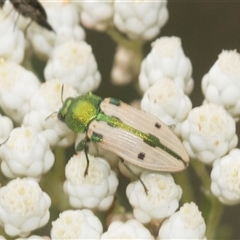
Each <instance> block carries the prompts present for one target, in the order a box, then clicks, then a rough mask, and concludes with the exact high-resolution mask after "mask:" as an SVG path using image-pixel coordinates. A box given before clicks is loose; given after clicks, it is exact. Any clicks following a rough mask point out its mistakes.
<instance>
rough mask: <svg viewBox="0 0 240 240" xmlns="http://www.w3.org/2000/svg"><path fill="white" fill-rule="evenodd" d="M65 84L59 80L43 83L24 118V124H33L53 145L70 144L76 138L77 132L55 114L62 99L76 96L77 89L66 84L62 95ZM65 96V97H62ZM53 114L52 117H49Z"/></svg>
mask: <svg viewBox="0 0 240 240" xmlns="http://www.w3.org/2000/svg"><path fill="white" fill-rule="evenodd" d="M62 87H63V84H62V83H60V81H58V80H53V81H48V82H46V83H43V84H42V85H41V87H40V89H39V91H37V92H36V93H35V95H34V96H33V97H32V98H31V101H30V109H31V110H30V112H29V114H27V115H26V116H25V118H24V120H23V124H24V125H30V126H33V127H34V128H35V129H37V130H38V131H39V132H42V134H43V135H44V136H45V137H46V138H47V139H48V141H49V143H50V145H51V146H56V145H59V146H65V147H66V146H70V145H71V144H72V143H73V142H74V140H75V134H74V132H73V131H71V130H70V129H69V128H68V127H67V126H66V124H65V123H63V122H61V121H59V120H58V118H57V114H53V113H54V112H55V113H56V111H58V110H59V109H60V108H61V107H62V104H63V103H62V100H65V99H66V98H67V97H70V96H71V97H76V96H77V93H76V91H75V90H74V89H73V88H72V87H71V86H69V85H67V84H64V89H63V96H61V90H62ZM62 97H63V99H61V98H62ZM51 114H53V115H52V116H51V117H49V116H50V115H51Z"/></svg>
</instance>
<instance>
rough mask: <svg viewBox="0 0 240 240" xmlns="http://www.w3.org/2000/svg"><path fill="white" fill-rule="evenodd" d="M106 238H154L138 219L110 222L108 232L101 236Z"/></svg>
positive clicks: (102, 238)
mask: <svg viewBox="0 0 240 240" xmlns="http://www.w3.org/2000/svg"><path fill="white" fill-rule="evenodd" d="M104 239H152V240H153V239H154V237H153V236H152V235H151V233H150V232H149V230H148V229H147V228H145V227H144V226H143V224H142V223H141V222H139V221H138V220H136V219H131V220H128V221H127V222H125V223H124V222H121V221H115V222H112V223H111V224H110V226H109V227H108V230H107V232H104V233H103V234H102V236H101V240H104Z"/></svg>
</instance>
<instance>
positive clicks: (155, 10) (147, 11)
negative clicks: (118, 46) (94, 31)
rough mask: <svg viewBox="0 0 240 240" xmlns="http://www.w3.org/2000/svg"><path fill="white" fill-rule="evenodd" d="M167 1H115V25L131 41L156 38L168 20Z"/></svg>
mask: <svg viewBox="0 0 240 240" xmlns="http://www.w3.org/2000/svg"><path fill="white" fill-rule="evenodd" d="M166 5H167V1H165V0H163V1H159V0H152V1H148V0H142V1H125V2H124V1H122V0H116V1H114V20H113V21H114V25H115V26H116V27H117V29H118V30H120V31H121V32H123V33H124V34H126V35H127V36H128V37H129V38H131V39H141V40H146V41H147V40H150V39H153V38H154V37H156V36H157V35H158V34H159V32H160V29H161V27H162V26H163V25H164V24H165V23H166V21H167V20H168V10H167V6H166Z"/></svg>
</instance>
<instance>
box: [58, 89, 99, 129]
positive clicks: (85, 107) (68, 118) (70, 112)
mask: <svg viewBox="0 0 240 240" xmlns="http://www.w3.org/2000/svg"><path fill="white" fill-rule="evenodd" d="M101 101H102V99H101V98H100V97H98V96H96V95H93V94H92V93H89V94H86V95H81V96H79V97H77V98H69V99H67V100H66V101H65V102H64V105H63V107H62V109H61V110H60V112H59V115H62V119H63V121H64V122H65V123H66V124H67V126H68V127H69V128H70V129H72V130H73V131H74V132H81V133H83V132H86V131H87V129H88V125H89V123H90V122H91V121H92V120H93V119H95V118H96V117H97V115H98V113H99V111H100V109H99V104H100V102H101ZM69 102H70V103H69ZM59 118H60V119H61V117H59Z"/></svg>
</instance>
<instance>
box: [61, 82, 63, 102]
mask: <svg viewBox="0 0 240 240" xmlns="http://www.w3.org/2000/svg"><path fill="white" fill-rule="evenodd" d="M63 90H64V84H63V85H62V88H61V101H62V104H63Z"/></svg>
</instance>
